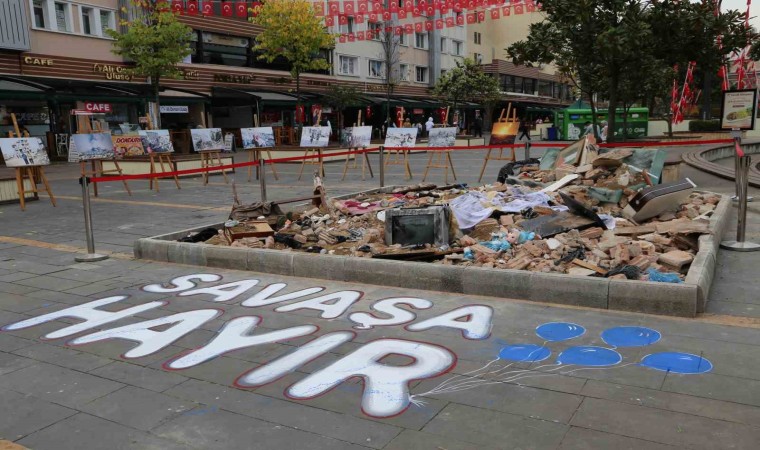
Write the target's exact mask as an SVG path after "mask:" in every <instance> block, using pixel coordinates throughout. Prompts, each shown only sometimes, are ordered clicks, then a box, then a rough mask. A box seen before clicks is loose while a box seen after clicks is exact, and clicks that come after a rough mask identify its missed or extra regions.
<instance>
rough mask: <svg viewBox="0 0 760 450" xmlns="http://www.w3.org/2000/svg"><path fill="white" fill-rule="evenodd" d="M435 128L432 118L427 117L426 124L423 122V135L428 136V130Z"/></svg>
mask: <svg viewBox="0 0 760 450" xmlns="http://www.w3.org/2000/svg"><path fill="white" fill-rule="evenodd" d="M434 126H435V123H434V122H433V116H430V117H428V120H427V122H425V133H426V134H427V135H428V136H430V130H432V129H433V127H434Z"/></svg>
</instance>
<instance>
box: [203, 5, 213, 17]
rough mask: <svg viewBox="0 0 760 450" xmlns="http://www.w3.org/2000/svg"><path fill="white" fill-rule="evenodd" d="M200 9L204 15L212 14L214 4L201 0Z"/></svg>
mask: <svg viewBox="0 0 760 450" xmlns="http://www.w3.org/2000/svg"><path fill="white" fill-rule="evenodd" d="M201 11H202V12H203V15H204V16H213V15H214V5H212V4H211V2H203V7H202V8H201Z"/></svg>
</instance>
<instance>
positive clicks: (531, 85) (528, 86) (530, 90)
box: [523, 78, 538, 95]
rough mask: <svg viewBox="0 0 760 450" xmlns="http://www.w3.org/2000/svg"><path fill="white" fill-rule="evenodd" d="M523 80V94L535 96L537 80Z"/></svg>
mask: <svg viewBox="0 0 760 450" xmlns="http://www.w3.org/2000/svg"><path fill="white" fill-rule="evenodd" d="M523 80H524V81H523V83H524V84H525V85H524V86H523V92H524V93H526V94H531V95H535V93H536V90H537V88H536V82H537V81H538V80H535V79H533V78H524V79H523Z"/></svg>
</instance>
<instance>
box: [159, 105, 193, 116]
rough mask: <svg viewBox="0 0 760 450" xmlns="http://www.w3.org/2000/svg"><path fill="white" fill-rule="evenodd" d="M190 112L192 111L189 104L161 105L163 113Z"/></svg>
mask: <svg viewBox="0 0 760 450" xmlns="http://www.w3.org/2000/svg"><path fill="white" fill-rule="evenodd" d="M188 112H190V107H189V106H170V105H161V114H187V113H188Z"/></svg>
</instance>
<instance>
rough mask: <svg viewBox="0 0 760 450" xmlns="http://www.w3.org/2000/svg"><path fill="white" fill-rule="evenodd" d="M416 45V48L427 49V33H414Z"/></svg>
mask: <svg viewBox="0 0 760 450" xmlns="http://www.w3.org/2000/svg"><path fill="white" fill-rule="evenodd" d="M414 46H415V47H416V48H422V49H427V48H428V35H427V33H414Z"/></svg>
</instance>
